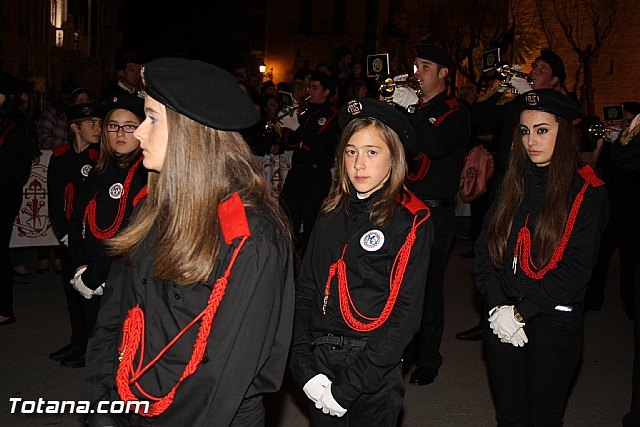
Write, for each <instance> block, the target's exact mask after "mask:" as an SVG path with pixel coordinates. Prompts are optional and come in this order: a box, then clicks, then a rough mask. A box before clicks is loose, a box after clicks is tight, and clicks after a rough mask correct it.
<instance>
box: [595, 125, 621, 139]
mask: <svg viewBox="0 0 640 427" xmlns="http://www.w3.org/2000/svg"><path fill="white" fill-rule="evenodd" d="M588 132H589V135H591V136H592V137H594V138H596V139H600V138H603V139H604V140H605V141H608V142H611V141H614V140H616V139H617V138H618V135H619V134H620V129H619V128H617V127H615V126H605V125H603V124H601V123H596V124H592V125H591V126H589V130H588Z"/></svg>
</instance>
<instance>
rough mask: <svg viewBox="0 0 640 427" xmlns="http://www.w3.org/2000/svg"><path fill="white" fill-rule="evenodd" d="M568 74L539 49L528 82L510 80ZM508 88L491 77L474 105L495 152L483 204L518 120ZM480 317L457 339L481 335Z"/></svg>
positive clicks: (521, 88) (549, 82) (517, 105)
mask: <svg viewBox="0 0 640 427" xmlns="http://www.w3.org/2000/svg"><path fill="white" fill-rule="evenodd" d="M566 77H567V74H566V72H565V68H564V63H563V62H562V59H561V58H560V57H559V56H558V55H557V54H556V53H555V52H553V51H552V50H549V49H542V50H541V51H540V55H538V57H537V58H536V59H535V61H534V63H533V65H532V66H531V72H530V73H529V78H530V79H531V82H532V83H531V84H530V83H529V82H527V81H526V80H525V79H523V78H522V77H513V78H511V80H510V84H511V86H512V87H515V88H516V89H517V90H518V92H519V93H520V95H521V94H523V93H526V92H528V91H530V90H532V89H554V88H558V89H560V88H561V87H563V86H564V81H565V79H566ZM520 95H518V94H513V93H511V90H504V88H502V87H501V86H500V85H499V84H498V80H494V81H493V86H492V87H491V88H490V89H489V90H488V91H487V92H486V93H485V95H483V96H482V97H481V98H480V99H478V101H477V102H476V103H475V104H474V105H473V114H472V117H471V121H472V123H473V126H474V127H476V128H484V129H485V130H486V131H488V132H489V133H490V134H492V135H493V139H492V141H491V142H490V143H487V146H488V147H489V151H490V152H492V154H493V156H494V164H495V171H494V176H493V178H492V179H491V180H490V181H489V183H488V188H487V193H486V195H485V196H484V197H487V198H488V199H489V200H487V201H486V202H485V203H484V206H487V207H488V206H490V205H491V203H492V201H493V199H494V198H495V197H496V194H497V192H498V189H499V188H500V184H501V183H502V179H503V176H504V173H505V169H506V167H507V163H508V161H509V155H510V153H511V142H512V140H513V132H514V130H515V129H516V127H517V126H518V123H519V120H520V109H521V107H522V102H523V100H524V98H523V97H522V96H520ZM480 215H482V216H484V215H485V214H483V213H480ZM482 330H483V325H482V320H480V322H479V323H478V325H476V326H474V327H472V328H469V329H466V330H463V331H460V332H458V333H457V334H456V338H457V339H461V340H466V341H478V340H481V339H482Z"/></svg>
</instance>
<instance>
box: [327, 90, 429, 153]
mask: <svg viewBox="0 0 640 427" xmlns="http://www.w3.org/2000/svg"><path fill="white" fill-rule="evenodd" d="M363 117H367V118H372V119H376V120H379V121H381V122H382V123H384V124H385V125H387V126H389V127H390V128H391V129H393V130H394V131H395V132H396V133H397V134H398V136H399V137H400V140H401V141H402V144H403V145H404V146H405V147H412V146H415V144H416V143H417V139H418V137H417V136H416V131H415V129H414V128H413V126H412V125H411V123H410V122H409V120H408V119H407V118H406V117H405V115H404V114H402V113H401V112H400V111H398V110H397V109H395V108H394V107H392V106H390V105H388V104H387V103H385V102H382V101H378V100H377V99H372V98H362V99H353V100H351V101H349V102H347V103H346V104H344V105H343V106H342V108H341V109H340V116H339V119H338V120H339V121H340V127H341V128H343V129H344V127H345V126H347V124H348V123H349V122H350V121H351V120H353V119H358V118H363Z"/></svg>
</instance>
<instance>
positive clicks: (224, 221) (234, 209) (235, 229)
mask: <svg viewBox="0 0 640 427" xmlns="http://www.w3.org/2000/svg"><path fill="white" fill-rule="evenodd" d="M218 219H220V228H221V229H222V236H223V237H224V241H225V243H226V244H227V245H230V244H231V243H232V242H233V240H234V239H236V238H238V237H244V236H246V237H249V236H251V231H250V230H249V221H248V220H247V215H246V213H245V210H244V205H243V204H242V200H241V199H240V196H239V195H238V193H233V194H232V195H231V196H230V197H229V198H228V199H227V200H225V201H224V202H222V203H220V205H219V206H218Z"/></svg>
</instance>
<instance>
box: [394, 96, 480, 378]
mask: <svg viewBox="0 0 640 427" xmlns="http://www.w3.org/2000/svg"><path fill="white" fill-rule="evenodd" d="M402 111H404V110H402ZM405 113H406V116H407V118H408V119H409V121H410V122H411V124H412V125H413V127H414V128H415V130H416V132H417V134H418V149H419V151H418V152H416V151H414V150H409V151H408V152H407V162H408V164H409V174H408V176H407V179H406V180H405V184H406V186H407V188H409V190H411V191H412V192H413V193H414V194H415V195H416V196H418V198H419V199H420V200H422V201H423V202H424V203H425V204H426V205H427V206H428V207H429V209H430V210H431V218H432V221H433V225H434V230H435V236H434V239H433V247H432V248H431V261H430V263H429V276H428V278H427V285H426V286H427V293H426V297H425V305H424V311H423V318H422V326H421V327H420V332H419V333H418V340H417V343H416V344H417V346H416V350H417V352H416V365H417V366H418V368H422V369H423V370H428V371H430V374H432V375H433V376H434V377H435V375H436V374H437V372H438V369H439V368H440V365H442V355H441V354H440V343H441V341H442V331H443V329H444V293H443V281H444V269H445V265H446V260H447V254H448V252H449V247H450V246H451V242H452V241H453V235H454V233H455V220H456V218H455V211H454V206H453V198H454V196H455V195H456V193H457V192H458V186H459V184H460V170H461V168H462V162H463V161H464V153H465V147H466V144H467V141H468V140H469V134H470V132H471V130H470V117H469V112H468V111H467V108H466V106H465V105H464V104H462V103H461V102H459V101H458V99H457V98H455V97H451V96H447V94H446V92H441V93H440V94H438V95H437V96H435V97H434V98H432V99H431V100H429V101H428V102H427V103H424V104H422V105H419V106H417V109H416V110H415V111H414V113H407V112H406V111H405Z"/></svg>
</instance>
